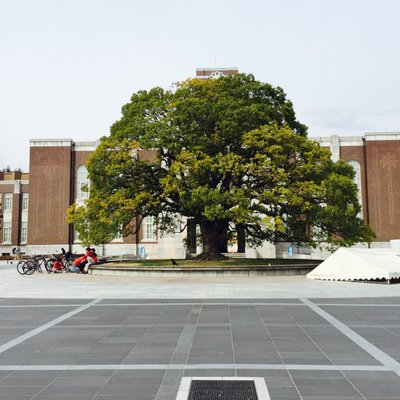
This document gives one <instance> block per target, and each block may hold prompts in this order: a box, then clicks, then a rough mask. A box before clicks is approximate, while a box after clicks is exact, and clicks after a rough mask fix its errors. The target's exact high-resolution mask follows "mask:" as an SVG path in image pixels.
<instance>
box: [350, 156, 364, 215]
mask: <svg viewBox="0 0 400 400" xmlns="http://www.w3.org/2000/svg"><path fill="white" fill-rule="evenodd" d="M347 163H348V164H349V165H351V166H352V167H353V169H354V172H355V175H354V183H355V184H356V185H357V189H358V190H357V197H358V202H359V203H360V206H361V211H360V212H359V213H358V216H359V217H360V218H362V191H361V166H360V163H359V162H358V161H354V160H350V161H348V162H347Z"/></svg>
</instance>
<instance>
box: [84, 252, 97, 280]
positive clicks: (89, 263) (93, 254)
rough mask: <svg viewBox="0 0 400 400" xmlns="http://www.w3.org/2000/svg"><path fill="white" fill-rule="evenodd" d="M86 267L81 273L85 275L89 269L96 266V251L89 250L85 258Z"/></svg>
mask: <svg viewBox="0 0 400 400" xmlns="http://www.w3.org/2000/svg"><path fill="white" fill-rule="evenodd" d="M86 261H87V263H86V265H85V267H84V269H83V273H84V274H87V273H88V272H89V268H90V267H91V266H92V265H94V264H97V254H96V249H94V248H91V249H90V252H89V255H88V256H87V257H86Z"/></svg>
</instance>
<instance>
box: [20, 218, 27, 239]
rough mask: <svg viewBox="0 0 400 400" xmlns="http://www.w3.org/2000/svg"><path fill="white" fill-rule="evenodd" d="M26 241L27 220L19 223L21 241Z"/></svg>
mask: <svg viewBox="0 0 400 400" xmlns="http://www.w3.org/2000/svg"><path fill="white" fill-rule="evenodd" d="M27 241H28V222H22V223H21V243H26V242H27Z"/></svg>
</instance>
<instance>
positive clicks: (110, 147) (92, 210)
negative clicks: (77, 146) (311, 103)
mask: <svg viewBox="0 0 400 400" xmlns="http://www.w3.org/2000/svg"><path fill="white" fill-rule="evenodd" d="M144 150H154V151H155V154H156V158H155V159H153V160H149V158H148V157H142V156H141V155H143V154H144V152H143V151H144ZM87 165H88V171H89V178H90V181H91V186H90V198H89V199H88V200H87V202H86V205H85V206H81V207H77V206H76V205H74V206H72V207H71V208H70V209H69V211H68V219H69V221H70V222H73V223H75V227H76V229H77V230H78V231H79V233H80V238H81V239H82V240H83V241H84V242H92V243H100V242H108V241H110V240H112V238H114V237H115V236H117V235H121V234H122V235H128V234H130V233H132V232H133V230H134V229H137V224H135V223H134V222H133V221H140V220H141V219H142V218H143V217H144V216H148V215H152V216H155V217H156V220H157V224H158V227H159V229H160V230H161V231H164V232H168V231H169V230H170V229H171V227H172V226H174V224H175V222H176V221H175V220H176V216H177V215H181V216H184V217H187V218H188V219H191V220H192V221H194V222H195V223H196V224H198V225H199V226H200V230H201V239H202V242H203V249H204V252H203V256H204V257H207V258H214V257H218V255H219V254H220V253H221V252H225V251H226V250H227V244H228V241H229V240H230V239H232V237H233V236H234V235H235V234H236V232H237V231H239V232H241V233H242V234H245V236H246V241H247V243H249V244H254V245H257V244H260V243H261V242H262V241H265V240H268V241H271V242H273V243H277V242H279V241H289V242H293V243H308V244H310V245H312V246H316V245H317V244H318V243H320V242H321V241H323V242H328V243H335V244H340V245H351V244H354V243H355V242H363V241H371V240H372V238H373V232H372V231H371V229H370V228H369V227H368V226H367V225H365V224H364V222H363V221H362V219H360V218H359V217H358V214H359V212H360V205H359V204H358V201H357V188H356V186H355V184H354V183H353V178H354V172H353V170H352V168H351V167H350V166H348V165H346V164H345V163H343V162H342V161H338V162H333V161H331V159H330V153H329V151H328V150H327V149H324V148H321V147H320V146H319V145H318V144H317V143H316V142H314V141H312V140H310V139H308V138H307V128H306V127H305V126H304V125H302V124H301V123H299V122H298V121H297V120H296V117H295V113H294V110H293V105H292V103H291V102H290V101H289V100H287V98H286V95H285V93H284V92H283V90H282V89H281V88H279V87H277V88H275V87H272V86H271V85H269V84H266V83H261V82H258V81H256V80H255V79H254V77H253V76H252V75H246V74H239V75H235V76H226V77H221V78H218V79H209V80H196V79H193V80H188V81H185V82H182V83H180V84H178V85H177V87H176V88H175V90H173V91H165V90H163V89H161V88H154V89H151V90H150V91H140V92H138V93H135V94H133V95H132V98H131V101H130V102H129V103H128V104H126V105H124V106H123V107H122V118H121V119H120V120H119V121H117V122H116V123H115V124H114V125H113V126H112V127H111V134H110V136H107V137H103V138H102V139H101V143H100V145H99V146H98V148H97V149H96V151H95V152H94V153H93V155H92V156H91V157H90V159H89V161H88V164H87Z"/></svg>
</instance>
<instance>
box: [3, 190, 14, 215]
mask: <svg viewBox="0 0 400 400" xmlns="http://www.w3.org/2000/svg"><path fill="white" fill-rule="evenodd" d="M12 196H13V195H12V193H5V194H4V211H11V210H12V200H13V198H12Z"/></svg>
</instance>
